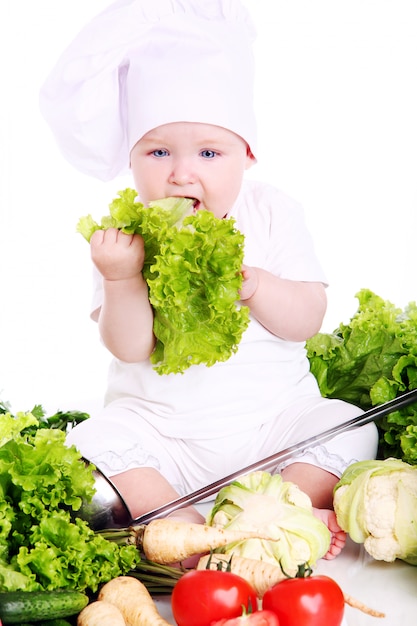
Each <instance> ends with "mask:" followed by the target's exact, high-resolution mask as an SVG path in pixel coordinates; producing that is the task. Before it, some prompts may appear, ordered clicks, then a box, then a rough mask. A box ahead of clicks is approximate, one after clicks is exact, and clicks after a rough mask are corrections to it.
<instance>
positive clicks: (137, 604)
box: [98, 576, 170, 626]
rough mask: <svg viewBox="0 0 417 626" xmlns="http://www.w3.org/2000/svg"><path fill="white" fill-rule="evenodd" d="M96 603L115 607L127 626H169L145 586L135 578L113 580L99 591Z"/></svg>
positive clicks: (121, 577) (124, 577) (126, 577)
mask: <svg viewBox="0 0 417 626" xmlns="http://www.w3.org/2000/svg"><path fill="white" fill-rule="evenodd" d="M98 601H99V602H102V601H105V602H106V603H107V602H109V603H110V604H113V605H114V606H116V607H117V608H118V609H119V611H120V612H121V613H122V615H123V618H124V620H125V622H126V624H128V625H129V626H170V624H169V622H167V621H166V620H165V619H164V618H163V617H162V616H161V615H160V614H159V613H158V610H157V608H156V605H155V603H154V601H153V600H152V597H151V595H150V593H149V592H148V590H147V589H146V587H145V585H143V584H142V583H141V582H140V581H139V580H137V578H132V577H131V576H118V577H117V578H113V580H110V581H109V582H108V583H106V584H105V585H103V587H102V588H101V589H100V592H99V594H98Z"/></svg>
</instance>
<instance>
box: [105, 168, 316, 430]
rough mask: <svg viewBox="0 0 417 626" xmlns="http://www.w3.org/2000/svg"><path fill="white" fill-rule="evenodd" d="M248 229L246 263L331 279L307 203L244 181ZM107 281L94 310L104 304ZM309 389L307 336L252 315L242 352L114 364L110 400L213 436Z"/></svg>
mask: <svg viewBox="0 0 417 626" xmlns="http://www.w3.org/2000/svg"><path fill="white" fill-rule="evenodd" d="M230 217H234V218H235V220H236V228H237V229H238V230H240V231H241V232H242V233H243V234H244V236H245V244H244V245H245V248H244V250H245V252H244V263H245V264H246V265H252V266H257V267H261V268H263V269H265V270H268V271H270V272H271V273H273V274H275V275H277V276H280V277H282V278H287V279H292V280H297V281H314V282H323V283H324V284H326V277H325V275H324V273H323V270H322V268H321V266H320V264H319V262H318V260H317V258H316V255H315V252H314V246H313V243H312V240H311V237H310V234H309V232H308V230H307V228H306V225H305V222H304V215H303V210H302V208H301V207H300V205H298V204H297V203H296V202H294V201H293V200H291V199H290V198H288V197H287V196H286V195H285V194H283V193H282V192H280V191H279V190H277V189H275V188H274V187H272V186H270V185H267V184H265V183H259V182H256V181H252V180H247V181H244V183H243V186H242V190H241V192H240V194H239V197H238V199H237V201H236V203H235V205H234V207H233V208H232V210H231V212H230ZM102 297H103V293H102V286H101V284H100V283H99V284H98V285H97V289H96V292H95V295H94V298H93V310H96V309H97V308H98V307H100V306H101V302H102ZM305 395H310V396H311V395H313V396H319V395H320V393H319V390H318V386H317V382H316V379H315V378H314V377H313V375H312V374H311V373H310V371H309V362H308V359H307V356H306V351H305V344H304V342H292V341H286V340H283V339H280V338H279V337H276V336H275V335H273V334H272V333H270V332H269V331H268V330H266V329H265V328H264V327H263V326H262V325H261V324H260V323H259V322H258V321H257V320H256V319H254V318H252V317H251V320H250V323H249V326H248V328H247V330H246V331H245V332H244V334H243V337H242V340H241V342H240V344H239V348H238V350H237V353H236V354H234V355H233V356H232V357H230V359H228V360H227V361H226V362H222V363H216V364H215V365H213V366H212V367H206V366H205V365H193V366H191V367H190V368H189V369H188V370H186V371H185V372H184V373H183V374H168V375H166V374H164V375H160V374H157V373H156V372H155V370H154V369H153V365H152V364H151V363H150V362H149V361H145V362H142V363H134V364H131V363H124V362H122V361H119V360H118V359H114V360H113V362H112V363H111V365H110V370H109V380H108V389H107V393H106V404H108V403H110V402H117V404H118V405H119V406H120V405H122V406H124V407H126V408H128V409H131V410H132V411H133V412H134V413H136V414H139V415H140V416H141V417H142V418H144V419H146V420H149V422H151V423H152V424H153V425H154V427H156V428H157V429H158V431H159V432H160V433H161V434H164V435H166V436H170V437H181V438H192V439H211V438H213V437H218V436H219V434H220V433H221V434H223V435H228V434H231V433H233V432H236V431H238V432H243V431H245V430H246V429H248V430H249V429H252V428H253V427H254V426H257V425H258V426H259V425H261V424H263V423H265V422H268V421H270V420H273V419H274V418H276V416H277V414H278V413H280V412H281V411H282V410H283V409H284V408H285V407H287V406H288V405H290V404H291V403H292V402H294V401H295V400H297V399H299V398H300V397H302V396H305Z"/></svg>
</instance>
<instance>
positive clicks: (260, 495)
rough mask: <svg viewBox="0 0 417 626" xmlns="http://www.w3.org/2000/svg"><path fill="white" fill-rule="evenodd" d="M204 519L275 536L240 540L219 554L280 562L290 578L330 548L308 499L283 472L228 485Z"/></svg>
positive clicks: (255, 474) (253, 475)
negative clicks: (285, 479)
mask: <svg viewBox="0 0 417 626" xmlns="http://www.w3.org/2000/svg"><path fill="white" fill-rule="evenodd" d="M206 522H207V524H209V525H211V526H216V527H221V528H228V529H230V530H253V531H257V532H262V533H264V534H266V535H267V536H269V537H272V538H273V540H272V541H268V540H263V539H246V540H244V541H238V542H235V543H231V544H228V545H227V546H226V547H225V548H219V549H218V550H216V551H215V552H222V553H223V554H229V555H236V556H242V557H246V558H251V559H258V560H262V561H266V562H268V563H272V564H273V565H278V564H280V565H281V567H282V568H283V570H284V571H285V573H287V574H288V575H291V576H293V575H295V574H296V573H297V570H298V566H299V565H302V564H304V563H308V564H309V565H310V566H312V565H314V564H315V563H316V561H317V560H318V559H319V558H321V557H322V556H324V555H325V554H326V552H327V551H328V549H329V547H330V539H331V537H330V532H329V530H328V528H327V526H326V525H325V524H324V523H323V522H322V521H320V520H319V519H318V518H317V517H315V516H314V515H313V508H312V505H311V500H310V498H309V497H308V496H307V494H305V493H304V492H302V491H301V490H300V489H299V488H298V487H297V485H295V484H294V483H291V482H285V481H283V480H282V478H281V476H280V475H279V474H275V475H271V474H269V473H268V472H262V471H258V472H252V473H251V474H248V475H246V476H242V477H241V478H240V479H239V481H235V482H233V483H231V484H230V485H229V486H227V487H224V488H223V489H221V490H220V491H219V493H218V495H217V497H216V500H215V502H214V506H213V508H212V509H211V511H210V512H209V514H208V515H207V519H206Z"/></svg>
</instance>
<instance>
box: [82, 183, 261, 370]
mask: <svg viewBox="0 0 417 626" xmlns="http://www.w3.org/2000/svg"><path fill="white" fill-rule="evenodd" d="M109 213H110V214H109V215H106V216H104V217H103V218H102V220H101V222H100V224H98V223H96V222H95V221H94V220H93V219H92V217H91V216H90V215H89V216H86V217H83V218H81V219H80V220H79V222H78V225H77V230H78V232H80V233H81V234H82V235H83V236H84V237H85V239H87V241H90V238H91V236H92V234H93V233H94V232H95V231H96V230H98V229H106V228H111V227H112V228H119V229H121V230H123V231H124V232H126V233H139V234H140V235H141V236H142V237H143V239H144V244H145V263H144V268H143V275H144V278H145V280H146V282H147V284H148V288H149V300H150V302H151V305H152V307H153V309H154V333H155V337H156V340H157V342H156V347H155V350H154V352H153V354H152V355H151V362H152V363H153V364H154V366H155V370H156V371H157V372H158V373H159V374H170V373H182V372H184V371H185V370H186V369H188V368H189V367H190V366H191V365H195V364H205V365H206V366H208V367H210V366H212V365H213V364H214V363H216V362H218V361H226V360H227V359H229V358H230V356H231V355H232V354H233V353H234V352H236V350H237V348H238V345H239V343H240V340H241V338H242V335H243V332H244V331H245V329H246V328H247V325H248V322H249V309H248V307H245V306H239V305H238V300H239V289H240V287H241V284H242V276H241V273H240V270H241V267H242V263H243V245H244V237H243V235H242V234H241V233H240V232H239V231H238V230H236V228H235V222H234V220H233V219H231V218H230V219H218V218H216V217H215V216H214V215H213V214H212V213H210V212H209V211H205V210H200V211H197V212H196V213H194V212H193V201H192V200H189V199H187V198H165V199H162V200H160V201H158V202H153V203H150V205H149V207H148V208H145V207H144V206H143V204H141V203H140V202H137V201H136V192H135V191H134V190H133V189H125V190H124V191H121V192H119V196H118V197H117V198H115V199H114V200H113V201H112V203H111V204H110V206H109Z"/></svg>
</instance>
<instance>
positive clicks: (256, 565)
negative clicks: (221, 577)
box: [197, 554, 286, 598]
mask: <svg viewBox="0 0 417 626" xmlns="http://www.w3.org/2000/svg"><path fill="white" fill-rule="evenodd" d="M209 561H210V567H209V569H214V570H217V569H219V566H220V565H223V564H224V566H223V567H222V569H224V570H226V569H227V567H228V566H229V564H230V571H231V572H233V573H234V574H237V575H238V576H241V577H242V578H244V579H245V580H247V581H248V583H250V585H251V586H252V587H253V589H254V590H255V592H256V594H257V596H258V597H259V598H262V596H263V595H264V593H265V591H267V589H270V588H271V587H273V586H274V585H276V584H277V583H279V582H280V581H281V580H284V578H286V576H285V574H284V573H283V572H282V570H281V568H280V567H277V566H276V565H273V564H272V563H266V562H265V561H259V560H258V559H247V558H245V557H242V556H232V557H230V555H225V554H211V555H206V556H203V557H201V559H200V560H199V562H198V564H197V569H207V565H208V562H209Z"/></svg>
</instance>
